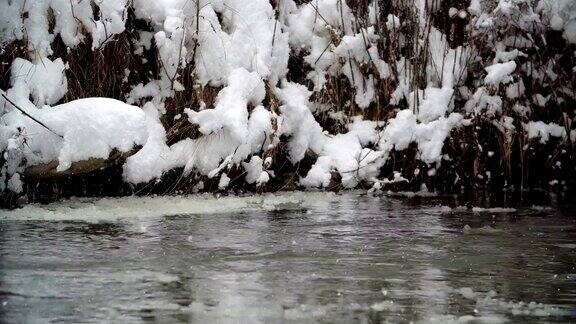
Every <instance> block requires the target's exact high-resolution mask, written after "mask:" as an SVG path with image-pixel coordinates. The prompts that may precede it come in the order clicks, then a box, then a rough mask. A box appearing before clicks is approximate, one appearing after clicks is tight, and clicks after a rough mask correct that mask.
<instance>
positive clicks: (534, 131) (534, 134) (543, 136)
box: [524, 121, 566, 144]
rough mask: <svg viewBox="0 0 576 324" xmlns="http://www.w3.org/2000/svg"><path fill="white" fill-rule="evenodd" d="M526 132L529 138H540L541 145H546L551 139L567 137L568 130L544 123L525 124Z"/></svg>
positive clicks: (554, 124)
mask: <svg viewBox="0 0 576 324" xmlns="http://www.w3.org/2000/svg"><path fill="white" fill-rule="evenodd" d="M524 130H525V131H526V132H527V133H528V138H530V139H533V138H540V143H542V144H545V143H546V142H548V140H549V139H550V137H560V138H565V137H566V129H565V128H564V127H562V126H560V125H558V124H556V123H549V124H547V123H544V122H542V121H537V122H533V121H531V122H528V123H526V124H524Z"/></svg>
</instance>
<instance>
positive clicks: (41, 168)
mask: <svg viewBox="0 0 576 324" xmlns="http://www.w3.org/2000/svg"><path fill="white" fill-rule="evenodd" d="M140 148H141V147H137V148H134V149H132V150H130V151H128V152H120V151H118V150H117V149H114V150H113V151H112V152H111V153H110V155H109V156H108V158H107V159H102V158H90V159H88V160H83V161H77V162H74V163H72V165H71V166H70V168H68V169H66V170H64V171H57V169H56V168H57V167H58V161H51V162H49V163H43V164H37V165H33V166H30V167H28V168H26V169H25V170H24V174H23V175H24V177H26V179H29V180H36V181H47V180H57V179H62V178H67V177H72V176H76V175H81V174H86V173H90V172H93V171H96V170H103V169H106V168H109V167H111V166H113V165H118V164H120V163H124V162H125V161H126V159H127V158H129V157H130V156H132V155H134V154H136V152H138V151H139V150H140Z"/></svg>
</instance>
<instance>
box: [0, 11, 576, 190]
mask: <svg viewBox="0 0 576 324" xmlns="http://www.w3.org/2000/svg"><path fill="white" fill-rule="evenodd" d="M0 41H1V45H0V46H1V47H0V56H1V58H2V63H3V64H2V68H1V69H2V70H1V71H0V72H3V73H2V75H3V77H2V78H3V80H2V82H1V83H0V86H1V88H2V94H3V95H5V96H6V98H8V100H5V99H4V98H2V99H0V115H1V119H0V151H1V152H2V158H0V166H1V168H2V169H1V173H0V190H1V191H2V192H3V193H4V195H6V194H7V193H9V192H12V193H16V194H28V195H30V192H32V191H34V190H36V189H35V188H38V186H39V182H42V181H43V182H46V179H43V180H42V181H39V180H38V179H37V178H38V177H37V175H38V171H36V173H34V172H31V171H30V168H31V167H34V166H36V167H38V166H40V169H39V170H41V171H40V172H44V173H46V172H54V174H56V173H58V172H65V171H66V170H70V168H72V169H71V171H69V173H70V174H66V176H67V177H68V176H72V177H82V174H83V173H87V172H88V171H86V170H89V171H90V172H92V171H94V170H97V169H102V168H105V167H107V166H108V165H109V164H105V163H103V162H102V161H106V159H109V157H110V156H111V155H113V156H115V157H117V156H118V154H120V156H121V158H118V159H117V160H118V161H112V162H115V163H117V164H118V163H119V164H121V165H122V168H121V171H118V170H116V171H115V172H111V173H110V174H109V176H110V177H115V178H118V179H119V180H118V181H120V180H121V181H122V182H124V183H128V184H130V185H133V186H134V188H135V189H134V190H136V191H138V190H140V189H141V188H148V187H149V186H150V185H154V184H156V183H158V182H159V181H161V180H163V181H168V182H173V183H174V187H177V189H178V190H182V189H183V186H182V185H180V186H178V185H179V184H180V183H181V182H182V181H181V179H186V183H185V186H184V187H185V191H188V192H192V191H194V192H195V191H202V190H210V191H215V190H227V189H232V188H243V189H247V190H258V191H271V190H272V191H273V190H286V189H287V188H288V189H290V188H301V189H314V188H323V189H334V188H336V187H338V188H357V187H363V188H372V189H371V190H372V191H381V190H385V189H386V190H387V189H388V188H401V189H410V190H413V191H417V190H419V189H420V187H421V186H422V185H426V186H428V187H432V188H433V189H438V190H445V191H456V192H459V191H461V190H465V189H466V188H468V189H469V188H472V190H474V188H477V187H479V186H495V187H497V188H500V189H501V188H505V187H512V188H515V189H520V188H526V187H530V186H539V187H542V186H544V187H549V188H552V189H554V188H557V189H560V190H563V189H566V188H568V187H569V186H570V185H571V180H570V179H573V177H572V175H573V174H574V163H573V162H574V158H573V154H574V150H573V145H572V143H573V142H574V140H576V130H575V129H574V127H573V123H572V121H573V120H574V116H575V114H574V113H575V111H574V103H575V99H576V96H575V92H574V82H575V78H574V69H575V68H576V65H575V64H574V58H575V55H576V54H575V49H576V48H575V46H574V44H575V43H576V5H575V4H574V3H573V2H572V1H569V0H562V1H551V0H543V1H531V0H520V1H509V0H498V1H497V0H489V1H479V0H472V1H453V0H450V1H449V0H443V1H440V0H438V1H423V0H414V1H407V2H405V3H402V4H399V3H398V4H392V3H382V2H380V1H373V2H371V3H368V2H366V3H365V4H359V3H356V2H354V3H353V2H351V1H341V0H317V1H316V0H314V1H297V2H295V1H293V0H279V1H268V0H254V1H248V2H247V1H242V0H202V1H187V0H170V1H168V0H163V1H157V0H154V1H148V0H134V1H124V0H122V1H117V0H113V1H112V0H102V1H87V0H85V1H78V0H72V1H69V0H41V1H24V0H14V1H9V2H3V3H2V4H0ZM104 96H113V97H115V98H116V99H119V100H120V101H115V100H112V99H107V98H100V97H104ZM86 97H97V98H86ZM116 153H118V154H116ZM115 154H116V155H115ZM91 159H100V160H98V161H100V162H98V163H100V164H98V163H96V162H94V163H92V165H91V166H90V167H88V168H86V167H84V168H82V167H75V163H78V162H82V161H87V160H91ZM36 170H38V169H36ZM46 170H47V171H46ZM174 170H177V171H174ZM170 172H172V173H170ZM173 172H177V173H178V177H176V178H175V177H174V175H173ZM50 174H52V173H50ZM175 179H176V180H175ZM82 181H84V180H82ZM73 182H74V181H73ZM59 185H60V186H62V184H59ZM167 186H168V187H170V185H167Z"/></svg>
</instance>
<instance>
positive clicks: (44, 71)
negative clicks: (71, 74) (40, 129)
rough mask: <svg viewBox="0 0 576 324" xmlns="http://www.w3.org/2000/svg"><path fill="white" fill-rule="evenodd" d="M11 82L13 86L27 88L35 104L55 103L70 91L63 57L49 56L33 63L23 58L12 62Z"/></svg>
mask: <svg viewBox="0 0 576 324" xmlns="http://www.w3.org/2000/svg"><path fill="white" fill-rule="evenodd" d="M10 70H11V78H10V84H11V86H12V87H13V88H19V87H22V88H26V89H27V91H28V93H30V95H31V96H32V100H33V102H34V104H35V105H37V106H42V105H53V104H55V103H57V102H58V101H60V99H62V97H64V95H65V94H66V91H68V80H67V78H66V74H65V70H66V65H65V64H64V62H63V61H62V59H61V58H58V59H56V60H54V61H51V60H49V59H47V58H43V59H41V60H40V61H39V62H37V63H32V62H30V61H28V60H25V59H22V58H16V59H15V60H14V61H13V62H12V67H11V68H10Z"/></svg>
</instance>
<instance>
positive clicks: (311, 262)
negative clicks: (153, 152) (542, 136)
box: [0, 192, 576, 323]
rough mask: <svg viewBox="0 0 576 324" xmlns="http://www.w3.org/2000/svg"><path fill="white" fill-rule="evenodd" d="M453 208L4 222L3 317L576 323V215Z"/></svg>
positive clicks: (113, 212) (304, 208) (224, 200)
mask: <svg viewBox="0 0 576 324" xmlns="http://www.w3.org/2000/svg"><path fill="white" fill-rule="evenodd" d="M451 203H452V202H451V201H450V199H444V198H434V197H431V198H422V199H415V198H410V199H409V198H401V197H400V198H398V197H396V198H395V197H369V196H366V195H364V194H362V193H360V192H352V193H345V194H339V195H336V194H324V193H283V194H277V195H264V196H253V197H244V198H241V197H220V198H216V197H214V196H212V195H200V196H190V197H147V198H122V199H100V200H88V199H73V200H67V201H64V202H59V203H56V204H51V205H29V206H26V207H25V208H22V209H18V210H15V211H0V322H6V323H24V322H29V323H35V322H48V321H53V322H122V323H129V322H160V323H172V322H194V323H228V322H230V323H258V322H265V323H290V322H294V323H308V322H321V323H334V322H338V323H354V322H359V323H381V322H392V323H396V322H400V323H403V322H423V323H431V322H437V323H448V322H459V323H484V322H486V323H502V322H534V323H549V322H576V217H575V213H574V211H575V209H574V208H567V207H562V206H559V207H558V206H556V207H554V208H548V207H531V206H530V207H524V208H519V209H517V210H510V209H508V210H505V209H491V210H490V209H489V210H479V209H475V210H473V211H472V210H467V209H465V208H450V207H447V206H448V205H450V204H451ZM452 207H454V206H452Z"/></svg>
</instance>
